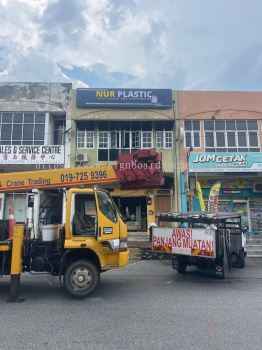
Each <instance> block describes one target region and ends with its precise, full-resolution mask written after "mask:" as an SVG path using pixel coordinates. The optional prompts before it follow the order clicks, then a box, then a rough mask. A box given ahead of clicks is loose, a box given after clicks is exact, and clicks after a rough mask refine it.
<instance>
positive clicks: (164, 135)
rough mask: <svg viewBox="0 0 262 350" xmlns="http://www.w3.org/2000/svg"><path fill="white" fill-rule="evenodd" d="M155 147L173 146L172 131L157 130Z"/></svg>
mask: <svg viewBox="0 0 262 350" xmlns="http://www.w3.org/2000/svg"><path fill="white" fill-rule="evenodd" d="M156 147H157V148H173V131H157V132H156Z"/></svg>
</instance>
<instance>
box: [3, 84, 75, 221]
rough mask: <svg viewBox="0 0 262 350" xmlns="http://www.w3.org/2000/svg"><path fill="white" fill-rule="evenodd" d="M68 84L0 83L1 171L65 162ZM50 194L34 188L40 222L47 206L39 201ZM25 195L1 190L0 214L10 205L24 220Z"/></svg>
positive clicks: (25, 169) (4, 213) (35, 211)
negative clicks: (3, 192)
mask: <svg viewBox="0 0 262 350" xmlns="http://www.w3.org/2000/svg"><path fill="white" fill-rule="evenodd" d="M71 88H72V86H71V84H59V83H1V84H0V171H1V172H15V171H31V170H32V171H33V170H36V169H53V168H59V167H64V166H65V165H66V164H65V158H66V157H65V155H66V154H67V152H68V150H69V148H68V149H65V146H64V144H65V137H66V120H67V119H69V116H68V113H69V106H70V94H71ZM54 194H55V193H40V191H39V192H35V208H34V215H35V217H38V215H40V216H42V219H43V222H44V221H46V220H44V219H45V218H47V211H49V214H50V212H51V209H49V210H48V209H47V207H46V208H45V209H43V208H42V209H41V205H42V203H44V202H47V201H48V199H47V197H48V196H49V195H50V196H52V198H54V197H53V195H54ZM28 195H29V194H28V193H8V194H1V198H0V203H1V206H0V218H1V219H8V216H9V209H10V208H11V207H12V208H13V209H14V213H15V218H16V221H18V222H26V219H27V201H28ZM50 202H52V201H51V200H50ZM53 203H54V201H53ZM56 205H57V203H56ZM56 205H54V207H55V206H56ZM39 207H40V209H39ZM41 210H42V212H41ZM52 215H53V218H52ZM52 215H49V216H48V217H49V218H48V220H49V221H50V220H51V221H52V220H56V219H55V215H56V214H55V211H53V214H52ZM35 222H37V220H35Z"/></svg>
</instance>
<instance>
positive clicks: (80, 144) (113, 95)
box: [69, 89, 175, 231]
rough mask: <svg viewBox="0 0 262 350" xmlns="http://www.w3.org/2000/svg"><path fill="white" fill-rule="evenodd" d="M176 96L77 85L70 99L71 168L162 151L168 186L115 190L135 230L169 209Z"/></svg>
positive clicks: (113, 189)
mask: <svg viewBox="0 0 262 350" xmlns="http://www.w3.org/2000/svg"><path fill="white" fill-rule="evenodd" d="M174 101H175V94H173V95H172V91H171V90H168V89H159V90H156V89H77V90H73V91H72V102H71V112H70V117H71V124H70V128H71V129H70V134H69V136H70V140H71V151H70V154H71V157H70V166H81V165H85V164H87V165H92V164H105V163H106V164H111V163H114V162H115V161H116V159H117V156H118V154H119V153H132V152H136V151H138V150H141V149H156V150H157V151H159V152H161V153H162V162H163V170H164V173H165V179H166V181H165V183H166V184H165V187H164V188H163V189H158V190H149V189H147V188H145V189H143V190H133V191H131V190H129V191H123V190H120V189H119V188H111V194H112V196H113V197H114V198H115V201H116V203H117V204H118V206H119V208H120V209H121V211H122V214H123V216H125V218H126V220H127V225H128V229H129V230H130V231H134V230H136V231H147V230H148V226H149V225H150V223H152V222H155V220H156V219H155V215H156V212H158V211H163V210H166V211H170V210H171V209H172V205H173V203H172V201H173V187H174V162H175V154H174V137H173V130H174V118H175V107H174Z"/></svg>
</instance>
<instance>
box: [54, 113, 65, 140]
mask: <svg viewBox="0 0 262 350" xmlns="http://www.w3.org/2000/svg"><path fill="white" fill-rule="evenodd" d="M65 128H66V121H65V119H60V118H59V119H55V120H54V145H64V144H65Z"/></svg>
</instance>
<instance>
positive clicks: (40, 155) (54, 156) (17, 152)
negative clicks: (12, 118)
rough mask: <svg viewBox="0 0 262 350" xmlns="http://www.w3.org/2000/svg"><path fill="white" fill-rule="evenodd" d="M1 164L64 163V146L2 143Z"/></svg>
mask: <svg viewBox="0 0 262 350" xmlns="http://www.w3.org/2000/svg"><path fill="white" fill-rule="evenodd" d="M0 164H64V146H57V145H48V146H47V145H23V146H21V145H17V146H15V145H12V146H11V145H0Z"/></svg>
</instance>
